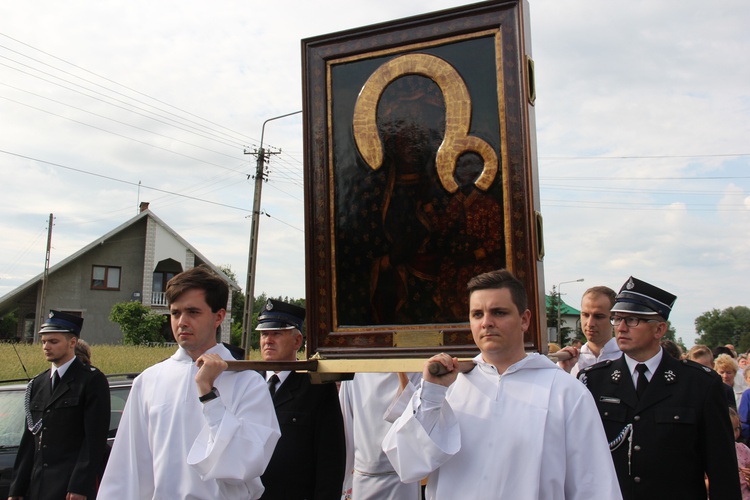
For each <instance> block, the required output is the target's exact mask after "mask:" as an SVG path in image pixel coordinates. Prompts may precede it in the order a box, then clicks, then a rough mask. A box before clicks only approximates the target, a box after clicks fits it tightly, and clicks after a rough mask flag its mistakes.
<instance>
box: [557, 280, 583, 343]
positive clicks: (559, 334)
mask: <svg viewBox="0 0 750 500" xmlns="http://www.w3.org/2000/svg"><path fill="white" fill-rule="evenodd" d="M581 281H583V278H579V279H577V280H570V281H562V282H560V283H558V284H557V342H558V343H559V344H560V347H563V342H562V324H561V323H560V308H561V306H562V290H561V287H562V286H563V285H564V284H565V283H580V282H581Z"/></svg>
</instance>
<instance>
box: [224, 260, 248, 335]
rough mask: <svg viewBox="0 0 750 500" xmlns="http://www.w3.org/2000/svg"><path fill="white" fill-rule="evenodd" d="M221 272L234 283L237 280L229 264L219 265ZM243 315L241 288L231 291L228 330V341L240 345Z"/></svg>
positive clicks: (243, 300)
mask: <svg viewBox="0 0 750 500" xmlns="http://www.w3.org/2000/svg"><path fill="white" fill-rule="evenodd" d="M219 269H221V272H223V273H224V274H226V275H227V276H229V278H231V279H232V281H234V282H235V283H236V282H237V275H236V274H235V272H234V271H233V270H232V267H231V266H229V265H221V266H219ZM244 315H245V294H244V293H242V290H238V291H236V292H233V293H232V316H231V320H232V322H231V325H232V326H231V330H230V332H229V343H230V344H232V345H236V346H238V347H239V346H241V345H242V320H243V319H244V318H243V316H244Z"/></svg>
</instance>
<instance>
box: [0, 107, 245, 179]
mask: <svg viewBox="0 0 750 500" xmlns="http://www.w3.org/2000/svg"><path fill="white" fill-rule="evenodd" d="M0 99H5V100H7V101H10V102H14V103H16V104H20V105H21V106H26V107H28V108H31V109H35V110H37V111H41V112H42V113H47V114H50V115H52V116H56V117H58V118H62V119H64V120H69V121H71V122H73V123H78V124H79V125H84V126H86V127H91V128H93V129H96V130H100V131H102V132H106V133H108V134H112V135H115V136H117V137H122V138H123V139H128V140H130V141H133V142H137V143H139V144H143V145H144V146H149V147H152V148H155V149H160V150H162V151H166V152H168V153H172V154H175V155H178V156H182V157H184V158H188V159H190V160H195V161H198V162H201V163H205V164H206V165H213V166H214V167H219V168H223V169H224V170H230V171H232V172H235V173H242V172H240V171H237V170H233V169H231V168H229V167H225V166H223V165H219V164H218V163H213V162H210V161H207V160H201V159H200V158H196V157H194V156H190V155H186V154H184V153H178V152H177V151H174V150H171V149H168V148H163V147H161V146H157V145H155V144H149V143H148V142H145V141H141V140H140V139H135V138H133V137H128V136H127V135H124V134H119V133H117V132H113V131H111V130H107V129H104V128H102V127H97V126H96V125H91V124H89V123H86V122H82V121H80V120H75V119H73V118H69V117H67V116H63V115H58V114H57V113H53V112H52V111H47V110H44V109H41V108H37V107H36V106H32V105H30V104H25V103H22V102H18V101H16V100H15V99H10V98H8V97H4V96H0Z"/></svg>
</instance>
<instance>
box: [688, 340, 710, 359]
mask: <svg viewBox="0 0 750 500" xmlns="http://www.w3.org/2000/svg"><path fill="white" fill-rule="evenodd" d="M704 356H706V357H710V358H711V359H714V353H712V352H711V349H709V348H708V346H705V345H702V344H698V345H694V346H693V347H691V348H690V350H688V352H687V359H689V360H690V361H695V358H702V357H704Z"/></svg>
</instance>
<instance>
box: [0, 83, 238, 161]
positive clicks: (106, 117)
mask: <svg viewBox="0 0 750 500" xmlns="http://www.w3.org/2000/svg"><path fill="white" fill-rule="evenodd" d="M0 85H5V86H6V87H10V88H12V89H14V90H18V91H19V92H26V93H27V94H31V95H33V96H35V97H39V98H41V99H46V100H48V101H52V102H54V103H56V104H60V105H61V106H67V107H69V108H72V109H75V110H78V111H82V112H83V113H88V114H90V115H94V116H97V117H99V118H103V119H105V120H109V121H112V122H115V123H119V124H120V125H125V126H126V127H131V128H134V129H136V130H141V131H143V132H147V133H149V134H154V135H157V136H159V137H164V138H165V139H169V140H172V141H177V142H181V143H182V144H185V145H188V146H193V147H195V148H198V149H203V150H204V151H209V152H211V153H216V154H219V155H223V156H227V157H229V158H234V156H232V155H229V154H227V153H222V152H221V151H216V150H214V149H209V148H205V147H203V146H199V145H197V144H193V143H191V142H187V141H183V140H181V139H177V138H176V137H170V136H168V135H164V134H160V133H158V132H154V131H153V130H148V129H145V128H143V127H138V126H136V125H131V124H130V123H126V122H123V121H120V120H115V119H114V118H110V117H108V116H104V115H100V114H99V113H94V112H93V111H88V110H86V109H83V108H79V107H77V106H73V105H72V104H67V103H64V102H61V101H58V100H55V99H52V98H50V97H46V96H43V95H40V94H35V93H34V92H30V91H28V90H25V89H21V88H18V87H14V86H13V85H8V84H7V83H3V82H0ZM3 99H8V100H11V99H9V98H5V97H3ZM13 102H17V101H13ZM17 103H18V102H17ZM18 104H22V105H24V106H25V105H26V104H24V103H18ZM118 107H119V106H118ZM121 109H123V108H121ZM125 111H129V112H131V111H130V110H125ZM136 114H138V115H140V116H143V117H144V118H149V119H153V118H151V117H150V116H146V115H144V114H141V113H136ZM157 121H158V120H157ZM161 123H164V124H165V125H169V124H168V123H166V122H161ZM177 128H179V127H177ZM181 130H185V129H181ZM185 131H186V132H189V131H188V130H185ZM206 139H209V138H208V137H206ZM227 145H228V146H231V144H227Z"/></svg>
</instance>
